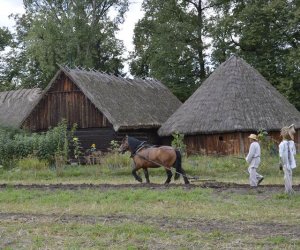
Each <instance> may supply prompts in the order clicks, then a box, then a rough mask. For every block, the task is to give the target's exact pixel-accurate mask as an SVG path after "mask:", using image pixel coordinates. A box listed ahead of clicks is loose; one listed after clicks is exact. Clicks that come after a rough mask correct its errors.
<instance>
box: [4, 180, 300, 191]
mask: <svg viewBox="0 0 300 250" xmlns="http://www.w3.org/2000/svg"><path fill="white" fill-rule="evenodd" d="M194 183H195V182H194ZM174 187H182V188H184V189H186V190H189V189H195V188H211V189H214V190H216V191H217V192H223V191H230V192H235V193H247V192H249V191H250V192H257V193H268V192H271V193H276V192H278V193H282V192H283V191H284V185H279V184H274V185H259V186H258V187H255V188H251V187H250V186H249V185H248V184H237V183H226V182H216V181H212V182H203V183H199V184H198V183H197V184H188V185H184V184H169V185H163V184H154V183H150V184H88V183H83V184H62V183H58V184H0V190H1V189H6V188H15V189H37V190H50V191H51V190H53V191H55V190H79V189H95V190H97V189H99V190H103V191H105V190H110V189H113V190H116V189H137V188H145V189H154V190H164V189H170V188H174ZM293 189H294V190H295V191H296V192H297V191H300V184H299V185H294V186H293Z"/></svg>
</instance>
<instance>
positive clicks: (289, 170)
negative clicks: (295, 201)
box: [279, 124, 296, 194]
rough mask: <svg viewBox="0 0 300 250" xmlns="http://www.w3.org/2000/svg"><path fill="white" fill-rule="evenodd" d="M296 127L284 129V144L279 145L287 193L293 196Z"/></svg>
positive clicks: (282, 133) (282, 134)
mask: <svg viewBox="0 0 300 250" xmlns="http://www.w3.org/2000/svg"><path fill="white" fill-rule="evenodd" d="M295 133H296V131H295V126H294V124H292V125H291V126H289V127H283V128H282V129H281V133H280V135H281V136H282V142H281V143H280V144H279V157H280V161H281V164H282V168H283V172H284V187H285V193H287V194H292V193H294V190H293V187H292V185H293V181H292V176H293V169H294V168H296V160H295V155H296V147H295V143H294V134H295Z"/></svg>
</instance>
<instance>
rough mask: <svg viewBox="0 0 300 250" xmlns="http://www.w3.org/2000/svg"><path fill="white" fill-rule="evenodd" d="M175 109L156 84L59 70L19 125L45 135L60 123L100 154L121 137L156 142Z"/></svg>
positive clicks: (174, 100) (167, 93) (170, 96)
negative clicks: (74, 126) (73, 128)
mask: <svg viewBox="0 0 300 250" xmlns="http://www.w3.org/2000/svg"><path fill="white" fill-rule="evenodd" d="M180 105H181V102H180V101H179V100H178V99H177V98H176V97H175V96H174V95H173V94H172V93H171V91H170V90H169V89H168V88H167V87H166V86H164V85H163V84H162V83H160V82H159V81H155V80H143V79H126V78H121V77H116V76H113V75H108V74H104V73H100V72H97V71H91V70H90V71H87V70H82V69H69V68H67V67H60V70H59V71H58V72H57V73H56V75H55V76H54V78H53V79H52V81H51V82H50V83H49V85H48V86H47V87H46V89H45V90H44V92H43V94H42V95H41V96H40V97H39V98H38V100H37V102H36V105H35V106H34V107H33V108H32V110H31V111H30V112H29V113H28V115H27V116H26V117H25V119H24V120H23V122H22V127H23V128H26V129H29V130H31V131H45V130H47V129H48V128H49V127H54V126H57V124H58V123H59V122H60V121H61V120H62V119H66V120H67V122H68V126H69V127H72V125H73V124H74V123H76V124H77V131H76V136H77V137H78V138H79V139H80V141H81V144H82V146H83V147H84V148H85V149H86V148H90V145H91V144H93V143H95V144H96V147H97V149H99V150H106V149H107V148H109V146H110V142H111V141H112V140H121V139H122V138H123V137H124V136H125V135H126V134H128V135H132V136H135V137H137V138H139V139H142V140H147V141H149V142H151V143H154V144H158V143H159V137H158V135H157V130H158V128H159V127H160V126H161V124H162V123H163V122H164V121H166V119H167V118H168V117H169V116H170V115H171V114H173V113H174V111H175V110H176V109H177V108H179V106H180Z"/></svg>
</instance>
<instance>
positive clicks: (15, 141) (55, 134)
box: [0, 121, 70, 168]
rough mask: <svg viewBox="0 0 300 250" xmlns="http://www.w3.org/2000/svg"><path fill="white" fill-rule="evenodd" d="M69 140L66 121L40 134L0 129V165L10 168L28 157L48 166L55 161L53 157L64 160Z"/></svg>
mask: <svg viewBox="0 0 300 250" xmlns="http://www.w3.org/2000/svg"><path fill="white" fill-rule="evenodd" d="M69 138H70V132H68V130H67V123H66V121H62V122H61V123H60V124H59V125H58V126H57V127H55V128H52V129H50V130H48V131H47V132H44V133H41V134H38V133H33V134H31V133H27V132H25V131H22V130H16V129H7V128H0V165H3V166H4V167H6V168H11V167H13V166H14V165H15V164H16V161H17V160H19V159H22V158H26V157H28V156H32V157H36V158H38V159H40V160H47V161H48V162H49V163H50V164H51V163H53V162H54V161H55V156H61V157H62V158H63V159H65V160H66V159H67V156H68V151H69Z"/></svg>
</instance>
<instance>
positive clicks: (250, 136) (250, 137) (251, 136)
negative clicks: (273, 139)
mask: <svg viewBox="0 0 300 250" xmlns="http://www.w3.org/2000/svg"><path fill="white" fill-rule="evenodd" d="M248 138H249V139H252V140H255V141H258V137H257V135H255V134H251V135H249V136H248Z"/></svg>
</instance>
